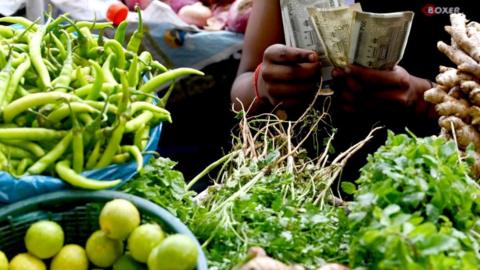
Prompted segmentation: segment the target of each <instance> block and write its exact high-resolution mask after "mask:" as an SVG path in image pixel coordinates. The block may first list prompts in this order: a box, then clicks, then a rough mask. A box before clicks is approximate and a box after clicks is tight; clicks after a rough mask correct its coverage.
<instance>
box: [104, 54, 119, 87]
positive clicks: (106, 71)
mask: <svg viewBox="0 0 480 270" xmlns="http://www.w3.org/2000/svg"><path fill="white" fill-rule="evenodd" d="M113 57H114V56H113V54H109V55H108V56H107V59H105V62H103V65H102V70H103V76H104V78H105V82H107V83H113V84H117V80H115V77H114V76H113V74H112V71H111V70H110V62H111V61H112V58H113Z"/></svg>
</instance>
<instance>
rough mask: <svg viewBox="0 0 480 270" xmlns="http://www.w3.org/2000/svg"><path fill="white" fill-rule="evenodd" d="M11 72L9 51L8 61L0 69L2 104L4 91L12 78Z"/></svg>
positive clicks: (0, 100)
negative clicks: (0, 69)
mask: <svg viewBox="0 0 480 270" xmlns="http://www.w3.org/2000/svg"><path fill="white" fill-rule="evenodd" d="M10 52H11V51H10ZM12 72H13V69H12V56H11V53H9V57H8V62H7V64H6V65H5V67H4V68H3V69H2V71H0V104H3V101H4V100H5V95H6V92H7V90H8V88H9V86H10V82H11V80H12Z"/></svg>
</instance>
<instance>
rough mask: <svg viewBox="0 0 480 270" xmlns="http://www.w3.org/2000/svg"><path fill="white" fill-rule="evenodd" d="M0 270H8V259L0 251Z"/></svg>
mask: <svg viewBox="0 0 480 270" xmlns="http://www.w3.org/2000/svg"><path fill="white" fill-rule="evenodd" d="M0 270H8V259H7V256H5V253H3V251H1V250H0Z"/></svg>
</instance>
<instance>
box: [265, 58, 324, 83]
mask: <svg viewBox="0 0 480 270" xmlns="http://www.w3.org/2000/svg"><path fill="white" fill-rule="evenodd" d="M320 68H321V65H320V63H318V62H317V63H302V64H295V65H278V64H273V63H270V62H264V63H263V67H262V78H263V79H264V80H265V81H293V80H300V81H302V80H316V81H320Z"/></svg>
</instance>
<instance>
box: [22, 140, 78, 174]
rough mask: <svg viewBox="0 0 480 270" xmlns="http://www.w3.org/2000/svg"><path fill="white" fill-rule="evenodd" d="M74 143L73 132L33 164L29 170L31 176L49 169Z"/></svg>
mask: <svg viewBox="0 0 480 270" xmlns="http://www.w3.org/2000/svg"><path fill="white" fill-rule="evenodd" d="M71 141H72V131H69V132H68V133H67V135H66V136H65V137H63V139H62V140H61V141H60V142H59V143H58V144H57V145H56V146H55V147H54V148H53V149H52V150H50V152H48V153H47V154H46V155H44V156H43V157H41V158H40V159H39V160H37V161H36V162H35V163H33V165H32V166H30V168H28V173H29V174H31V175H36V174H41V173H42V172H43V171H45V170H46V169H47V167H48V166H50V165H52V164H53V163H54V162H55V161H57V160H58V159H59V158H61V157H62V155H63V154H64V153H65V151H66V150H67V148H68V147H69V146H70V143H71Z"/></svg>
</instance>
